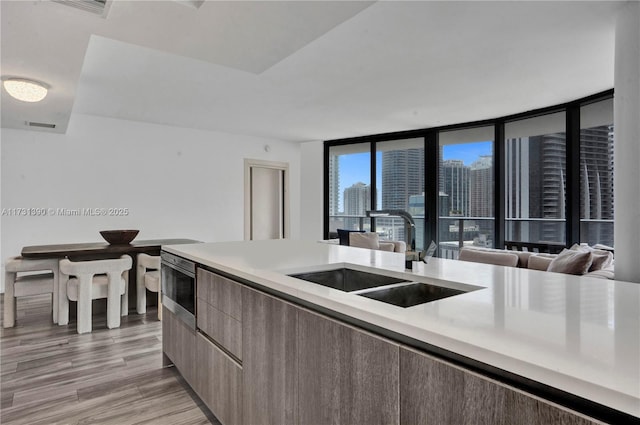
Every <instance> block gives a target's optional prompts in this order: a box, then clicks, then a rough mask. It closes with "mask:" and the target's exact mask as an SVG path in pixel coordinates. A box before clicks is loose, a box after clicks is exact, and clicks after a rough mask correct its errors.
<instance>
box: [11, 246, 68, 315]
mask: <svg viewBox="0 0 640 425" xmlns="http://www.w3.org/2000/svg"><path fill="white" fill-rule="evenodd" d="M4 270H5V275H4V284H5V293H4V321H3V326H4V327H5V328H10V327H13V326H14V325H15V322H16V313H17V312H16V298H18V297H25V296H30V295H40V294H52V298H53V299H52V303H51V310H52V316H53V322H54V323H57V322H58V259H57V258H45V259H25V258H23V257H11V258H9V259H8V260H7V261H6V263H5V265H4ZM35 272H37V273H35Z"/></svg>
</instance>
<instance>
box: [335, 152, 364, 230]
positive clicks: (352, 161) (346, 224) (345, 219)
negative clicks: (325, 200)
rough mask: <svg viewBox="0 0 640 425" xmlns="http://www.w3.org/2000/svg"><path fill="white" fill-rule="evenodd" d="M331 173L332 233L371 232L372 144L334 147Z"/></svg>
mask: <svg viewBox="0 0 640 425" xmlns="http://www.w3.org/2000/svg"><path fill="white" fill-rule="evenodd" d="M327 171H328V177H329V179H328V180H329V187H328V189H329V205H328V212H329V231H330V232H335V231H336V230H337V229H348V230H371V226H370V221H369V219H368V218H366V211H367V210H370V209H371V144H370V143H357V144H349V145H338V146H331V148H330V149H329V164H328V170H327Z"/></svg>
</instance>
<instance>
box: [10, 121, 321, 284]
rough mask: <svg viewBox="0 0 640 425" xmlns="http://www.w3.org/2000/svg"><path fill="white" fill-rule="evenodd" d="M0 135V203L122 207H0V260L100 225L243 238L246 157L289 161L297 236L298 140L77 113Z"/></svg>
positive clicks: (84, 236) (79, 236)
mask: <svg viewBox="0 0 640 425" xmlns="http://www.w3.org/2000/svg"><path fill="white" fill-rule="evenodd" d="M1 136H2V138H1V152H2V169H1V176H2V181H1V185H2V195H1V201H2V205H1V207H2V208H3V209H8V208H44V209H49V208H53V209H57V208H68V209H78V208H80V209H82V208H89V207H91V208H128V210H129V214H128V215H127V216H120V217H117V216H114V217H104V216H99V217H96V216H53V215H51V214H47V216H44V217H42V216H41V217H36V216H22V215H20V216H11V215H7V211H6V210H4V214H3V216H2V220H1V225H2V226H1V240H2V244H1V248H2V250H1V252H0V254H1V257H2V259H3V263H4V260H5V259H6V258H7V257H9V256H13V255H19V254H20V251H21V249H22V247H23V246H26V245H42V244H58V243H73V242H91V241H101V240H102V239H101V237H100V235H99V233H98V231H100V230H103V229H140V234H139V235H138V237H137V239H139V240H142V239H156V238H191V239H198V240H202V241H207V242H209V241H229V240H242V239H243V238H244V221H243V220H244V213H243V212H244V162H243V161H244V158H252V159H261V160H268V161H282V162H288V163H289V167H290V168H289V169H290V201H291V202H290V205H291V211H290V214H291V215H290V217H291V237H292V238H293V239H297V238H300V145H299V144H297V143H290V142H283V141H278V140H272V139H262V138H256V137H249V136H242V135H234V134H226V133H217V132H208V131H199V130H192V129H185V128H178V127H169V126H162V125H154V124H146V123H140V122H132V121H123V120H116V119H109V118H101V117H95V116H88V115H77V114H75V115H73V116H72V118H71V122H70V125H69V129H68V131H67V133H66V134H64V135H56V134H48V133H42V132H34V131H22V130H10V129H2V133H1ZM266 144H268V145H269V146H270V148H271V149H270V150H269V152H265V149H264V146H265V145H266ZM320 171H321V170H320ZM321 176H322V173H321V172H320V177H319V178H320V179H321ZM318 214H320V215H321V214H322V211H321V210H319V211H318ZM3 275H4V273H3ZM3 288H4V282H3V285H2V289H3Z"/></svg>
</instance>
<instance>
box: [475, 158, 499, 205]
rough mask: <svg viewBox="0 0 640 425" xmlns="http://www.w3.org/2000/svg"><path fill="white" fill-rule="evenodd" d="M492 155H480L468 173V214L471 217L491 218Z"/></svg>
mask: <svg viewBox="0 0 640 425" xmlns="http://www.w3.org/2000/svg"><path fill="white" fill-rule="evenodd" d="M493 187H494V184H493V155H481V156H480V157H479V158H478V159H477V160H476V161H474V162H473V163H472V164H471V167H470V171H469V212H470V215H471V216H472V217H493V204H494V202H493Z"/></svg>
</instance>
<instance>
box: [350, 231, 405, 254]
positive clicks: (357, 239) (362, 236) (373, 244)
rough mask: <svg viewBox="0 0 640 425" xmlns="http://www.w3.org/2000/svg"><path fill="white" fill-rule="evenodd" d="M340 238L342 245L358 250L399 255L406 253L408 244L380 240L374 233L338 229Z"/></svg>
mask: <svg viewBox="0 0 640 425" xmlns="http://www.w3.org/2000/svg"><path fill="white" fill-rule="evenodd" d="M338 238H339V240H340V245H348V246H354V247H357V248H368V249H377V250H380V251H389V252H399V253H404V252H405V251H406V250H407V244H406V243H405V242H404V241H389V240H380V236H378V234H377V233H374V232H364V231H360V230H343V229H338Z"/></svg>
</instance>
